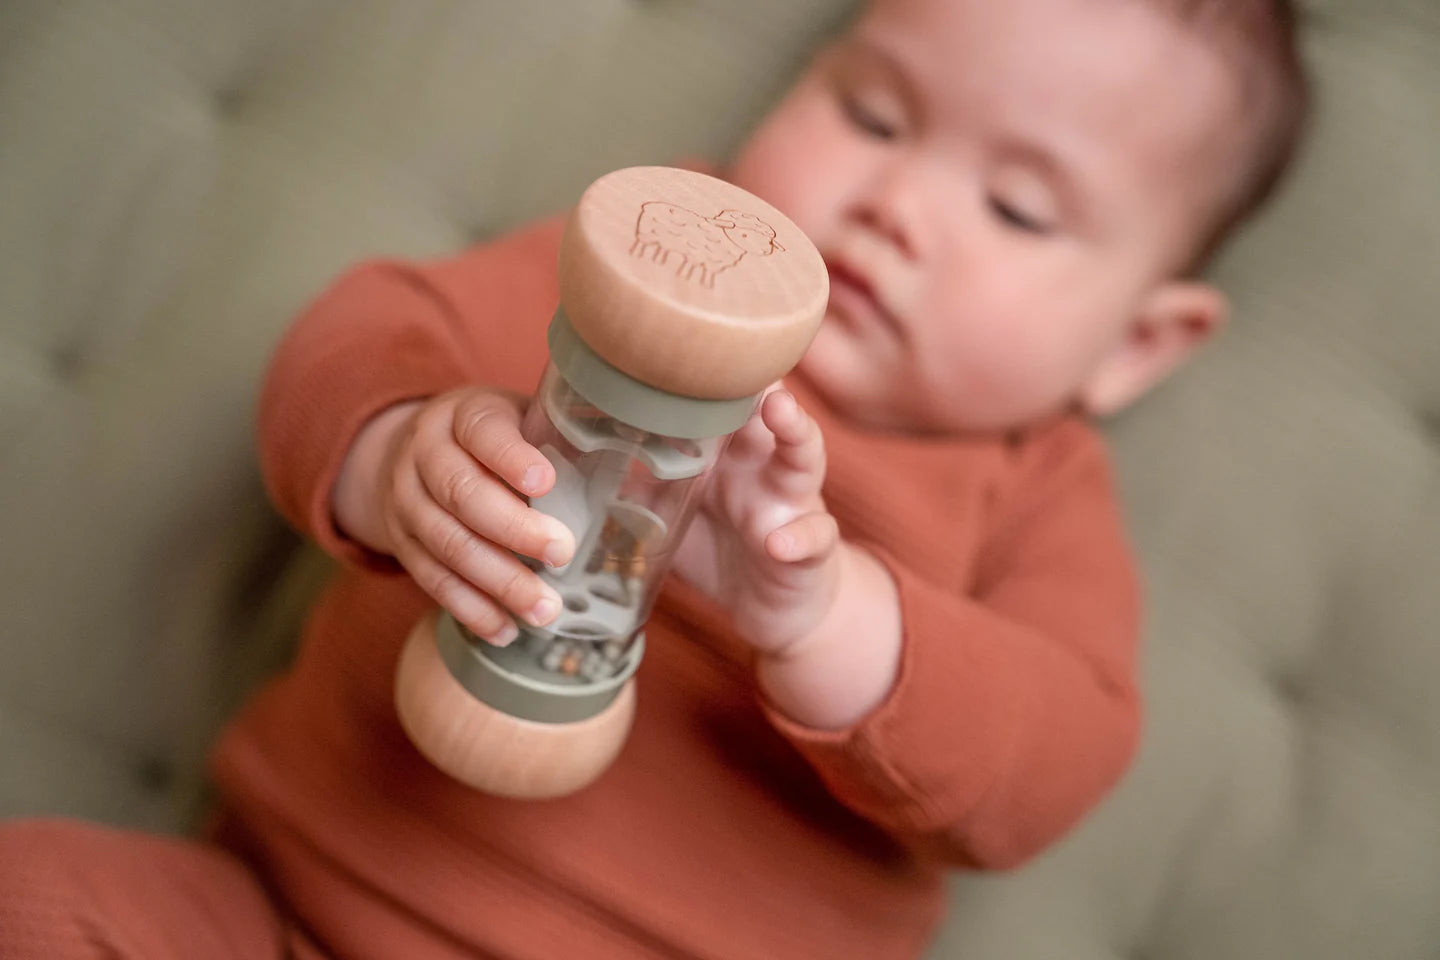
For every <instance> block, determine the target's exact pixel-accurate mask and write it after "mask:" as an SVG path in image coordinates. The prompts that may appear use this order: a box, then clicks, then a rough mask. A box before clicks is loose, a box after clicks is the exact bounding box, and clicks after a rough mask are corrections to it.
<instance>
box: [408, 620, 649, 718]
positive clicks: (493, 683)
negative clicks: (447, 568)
mask: <svg viewBox="0 0 1440 960" xmlns="http://www.w3.org/2000/svg"><path fill="white" fill-rule="evenodd" d="M537 639H538V638H536V637H533V636H530V635H527V634H526V633H524V632H523V631H522V632H521V634H520V637H519V639H517V640H515V641H514V642H513V643H511V644H510V645H509V646H508V647H497V646H495V645H494V644H490V643H486V642H485V641H484V640H481V639H479V638H478V637H476V636H475V635H474V634H472V633H471V632H470V631H469V630H466V629H465V628H464V627H462V626H461V625H460V624H459V623H458V622H457V621H456V620H455V618H454V617H452V616H451V615H450V614H449V613H447V612H445V611H443V610H442V611H440V617H439V619H438V620H437V622H436V624H435V646H436V647H437V648H438V649H439V651H440V659H441V660H443V661H444V662H445V666H446V667H447V668H449V670H450V675H451V676H452V677H454V678H455V680H456V682H458V683H459V684H460V686H462V687H464V688H465V689H466V690H468V691H469V692H470V694H471V695H472V696H474V697H475V698H476V699H477V700H480V701H482V702H484V703H488V704H489V705H490V706H492V707H494V708H495V709H496V710H499V711H500V712H502V713H507V714H509V715H510V716H512V717H519V718H520V719H522V720H534V721H537V722H539V723H578V722H579V721H581V720H588V719H589V718H591V717H593V716H595V715H596V714H598V713H601V712H602V711H603V710H604V709H605V708H606V707H608V706H610V704H612V703H614V702H615V698H616V697H618V696H619V695H620V691H621V690H622V689H623V688H624V686H625V682H626V681H627V680H629V679H630V678H631V677H632V676H634V675H635V671H636V670H637V669H638V668H639V666H640V659H641V657H643V656H644V655H645V636H644V634H641V635H640V636H638V637H636V638H635V642H634V643H633V644H632V645H631V647H630V649H629V650H627V651H626V652H625V660H624V662H623V665H622V666H621V669H620V672H619V673H617V674H616V675H615V676H613V677H609V678H607V679H605V680H598V681H586V680H580V679H574V680H568V681H567V680H563V679H560V678H557V677H555V676H554V675H553V674H550V673H547V672H546V671H544V670H542V669H541V667H540V666H539V664H538V663H537V656H536V651H535V644H536V641H537Z"/></svg>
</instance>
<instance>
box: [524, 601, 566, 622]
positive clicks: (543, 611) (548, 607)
mask: <svg viewBox="0 0 1440 960" xmlns="http://www.w3.org/2000/svg"><path fill="white" fill-rule="evenodd" d="M558 616H560V597H559V596H558V595H557V596H549V595H547V596H543V597H541V598H540V599H539V600H537V601H535V606H533V607H531V608H530V612H529V613H528V614H526V615H525V619H527V620H529V621H530V622H531V623H533V624H535V626H537V627H543V626H545V624H547V623H549V622H550V621H551V620H554V619H555V618H556V617H558Z"/></svg>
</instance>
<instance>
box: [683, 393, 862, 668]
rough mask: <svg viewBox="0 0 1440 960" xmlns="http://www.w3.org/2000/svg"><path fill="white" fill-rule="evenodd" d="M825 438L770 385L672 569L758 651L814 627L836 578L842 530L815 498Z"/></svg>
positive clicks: (719, 469)
mask: <svg viewBox="0 0 1440 960" xmlns="http://www.w3.org/2000/svg"><path fill="white" fill-rule="evenodd" d="M824 479H825V441H824V438H823V437H822V436H821V433H820V427H819V426H818V425H817V424H816V423H815V421H814V420H813V419H811V418H810V415H809V414H807V413H805V411H804V410H802V409H800V405H799V404H798V403H796V402H795V398H794V397H793V396H791V395H790V394H789V393H788V392H787V391H785V390H783V389H772V390H771V392H770V393H769V394H767V395H766V397H765V398H764V400H763V401H762V403H761V405H760V409H759V411H758V412H757V413H756V415H755V416H753V417H751V418H750V421H749V422H748V423H746V425H745V426H744V427H742V428H741V429H740V431H739V432H738V433H736V435H735V436H734V438H733V439H732V440H731V441H730V445H729V447H727V449H726V451H725V453H724V455H723V456H722V457H721V459H720V462H719V463H718V464H717V465H716V467H715V473H714V475H712V477H711V478H710V484H709V487H708V489H707V491H706V494H705V500H704V502H703V503H702V505H701V508H700V510H699V512H698V513H697V515H696V517H695V521H694V524H693V525H692V526H691V528H690V531H689V532H688V533H687V534H686V537H685V541H684V543H682V544H681V547H680V550H679V552H678V555H677V558H676V569H677V571H678V572H679V573H680V574H681V575H682V576H684V577H685V578H686V579H687V580H689V581H691V582H692V583H694V584H695V585H696V586H698V587H699V588H700V589H701V590H703V591H705V592H706V593H708V594H709V595H710V596H711V597H713V598H715V599H716V600H718V601H719V602H720V603H721V604H722V605H724V606H725V608H726V609H727V610H729V611H730V613H731V616H732V619H733V622H734V624H735V628H736V629H737V630H738V631H739V633H740V635H741V636H742V637H744V638H745V640H746V641H747V642H749V643H750V644H751V645H752V646H754V647H755V648H756V649H758V650H760V651H762V652H765V653H771V654H776V653H781V652H783V651H784V650H785V649H786V648H787V647H789V646H790V645H791V644H793V643H795V642H796V641H798V640H800V639H802V638H803V637H805V636H806V635H807V634H809V633H810V632H811V631H812V630H814V629H815V627H816V626H818V625H819V623H820V621H821V619H822V618H823V617H824V615H825V613H826V611H828V610H829V609H830V605H831V604H832V603H833V602H834V598H835V589H836V585H837V583H838V581H839V552H838V551H837V549H836V547H837V545H838V544H839V542H840V537H839V530H838V527H837V526H836V523H835V518H834V517H832V516H831V515H830V513H829V511H828V510H826V508H825V502H824V501H823V500H822V499H821V497H820V487H821V484H822V483H823V482H824Z"/></svg>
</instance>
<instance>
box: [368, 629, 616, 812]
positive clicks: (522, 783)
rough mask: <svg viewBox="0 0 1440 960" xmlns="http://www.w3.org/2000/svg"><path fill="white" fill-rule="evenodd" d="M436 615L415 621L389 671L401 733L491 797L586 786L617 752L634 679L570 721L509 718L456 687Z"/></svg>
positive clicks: (553, 793) (531, 796)
mask: <svg viewBox="0 0 1440 960" xmlns="http://www.w3.org/2000/svg"><path fill="white" fill-rule="evenodd" d="M436 624H437V616H436V615H433V614H432V615H431V616H427V617H425V618H424V619H422V620H421V621H420V622H419V624H417V625H416V627H415V629H414V630H412V631H411V632H410V637H409V639H408V640H407V641H406V643H405V649H404V651H402V652H401V654H400V667H399V670H398V671H397V672H396V674H395V707H396V710H397V712H398V713H399V715H400V724H401V726H403V727H404V728H405V732H406V734H408V735H409V737H410V739H411V741H412V742H414V744H415V745H416V746H417V747H418V748H419V749H420V751H421V752H422V753H424V754H425V757H426V758H427V759H428V760H429V761H430V762H431V763H433V764H434V765H435V766H437V767H439V768H440V769H441V770H443V771H444V772H445V773H447V774H449V775H450V776H452V777H454V778H455V779H456V780H459V781H460V782H461V783H464V784H467V785H469V786H471V787H474V788H476V789H477V790H483V791H485V792H486V793H491V794H495V795H497V796H504V797H514V798H517V799H526V800H536V799H544V798H550V797H558V796H564V795H565V794H568V793H573V792H574V791H576V790H579V789H580V788H582V787H584V786H587V785H588V784H589V783H591V782H592V781H593V780H595V778H596V777H598V776H600V774H601V773H603V772H604V771H605V769H606V768H607V767H609V766H610V764H611V762H612V761H613V760H614V759H615V757H616V755H617V754H619V752H620V748H621V746H623V745H624V743H625V738H626V735H627V734H629V732H630V723H631V721H632V720H633V719H634V716H635V681H634V680H633V679H627V680H626V681H625V683H624V685H623V686H622V687H621V688H620V692H619V694H618V695H617V696H616V697H615V699H614V701H613V702H611V703H610V705H609V706H607V707H605V708H603V709H602V710H601V711H600V712H599V713H598V714H596V715H594V716H592V717H590V718H588V719H585V720H581V721H578V722H572V723H544V722H540V721H536V720H526V719H523V718H521V717H516V716H513V715H512V714H509V713H506V712H505V711H503V710H500V709H497V708H496V707H493V706H491V705H490V704H488V703H486V702H484V701H482V700H480V699H477V698H476V697H475V695H474V694H473V693H471V692H470V691H469V690H467V689H466V688H465V687H463V686H461V685H460V683H459V681H457V680H456V679H455V677H454V675H453V673H452V672H451V670H450V668H449V667H447V666H446V664H445V661H444V660H443V659H441V655H440V649H439V647H438V646H437V645H436Z"/></svg>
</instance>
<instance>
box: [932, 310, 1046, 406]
mask: <svg viewBox="0 0 1440 960" xmlns="http://www.w3.org/2000/svg"><path fill="white" fill-rule="evenodd" d="M969 334H970V335H969V336H966V337H963V338H957V339H956V340H955V341H953V342H952V344H951V347H950V349H949V350H947V351H945V353H946V354H948V357H947V359H946V360H944V361H942V362H941V363H940V364H937V369H936V371H935V375H936V376H938V377H941V378H943V379H944V380H945V381H946V382H947V387H948V389H947V392H948V393H950V395H951V396H952V397H953V399H954V402H955V403H956V404H957V406H958V408H959V409H961V410H963V411H964V414H963V415H964V419H965V420H967V421H969V422H970V423H972V424H974V425H975V426H977V427H982V428H986V429H1007V428H1010V427H1014V426H1018V425H1020V424H1023V423H1025V422H1026V421H1029V420H1033V419H1035V418H1037V417H1040V416H1044V415H1045V414H1047V413H1049V412H1051V411H1052V410H1054V409H1055V408H1056V407H1058V406H1059V405H1060V404H1061V403H1063V402H1064V401H1065V399H1066V398H1067V395H1068V393H1069V392H1070V389H1071V384H1070V380H1071V376H1070V365H1069V363H1068V362H1067V351H1066V350H1064V349H1063V347H1062V344H1061V343H1060V342H1059V340H1058V339H1057V338H1055V337H1051V336H1046V335H1044V334H1043V333H1037V332H1036V331H1034V330H1032V329H1028V328H1027V325H1026V324H1024V323H1023V322H1018V321H1017V322H1007V323H993V324H983V325H980V328H979V329H974V328H972V329H971V330H970V331H969Z"/></svg>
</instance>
